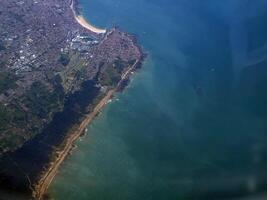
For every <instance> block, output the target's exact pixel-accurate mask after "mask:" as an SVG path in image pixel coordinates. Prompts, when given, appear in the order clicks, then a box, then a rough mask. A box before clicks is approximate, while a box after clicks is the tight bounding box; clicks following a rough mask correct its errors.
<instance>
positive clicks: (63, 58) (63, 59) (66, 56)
mask: <svg viewBox="0 0 267 200" xmlns="http://www.w3.org/2000/svg"><path fill="white" fill-rule="evenodd" d="M59 62H60V63H61V64H62V65H63V66H67V65H68V64H69V62H70V56H69V54H66V53H62V54H61V55H60V58H59Z"/></svg>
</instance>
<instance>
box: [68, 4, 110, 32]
mask: <svg viewBox="0 0 267 200" xmlns="http://www.w3.org/2000/svg"><path fill="white" fill-rule="evenodd" d="M74 1H75V0H71V4H70V8H71V10H72V12H73V16H74V18H75V20H76V21H77V22H78V23H79V24H80V25H81V26H82V27H84V28H86V29H87V30H89V31H92V32H93V33H96V34H105V33H106V32H107V30H106V29H100V28H97V27H95V26H93V25H92V24H90V23H89V22H88V21H87V20H86V19H85V18H84V17H83V15H81V14H77V12H76V11H75V8H74Z"/></svg>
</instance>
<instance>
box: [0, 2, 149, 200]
mask: <svg viewBox="0 0 267 200" xmlns="http://www.w3.org/2000/svg"><path fill="white" fill-rule="evenodd" d="M77 3H78V2H77V1H74V0H46V1H40V0H21V1H16V0H2V1H1V8H0V19H1V24H0V186H1V188H0V189H2V188H4V189H7V190H10V191H13V192H14V191H15V192H23V193H24V192H25V193H30V194H31V196H33V197H34V198H36V199H41V198H43V195H44V194H45V192H46V190H47V188H48V186H49V184H50V183H51V181H52V180H53V178H54V176H55V175H56V172H57V171H58V168H59V166H60V164H61V163H62V162H63V161H64V159H65V157H66V156H67V155H68V154H69V152H70V151H71V149H72V147H73V143H74V142H75V141H76V139H77V138H78V137H80V136H81V134H83V132H84V129H85V127H86V125H87V124H88V123H90V122H91V121H92V119H93V118H94V117H95V116H96V115H97V114H98V113H99V111H100V109H101V108H102V107H103V106H104V105H105V104H106V103H107V101H108V100H109V99H110V98H111V97H112V96H113V94H114V92H116V91H119V90H121V89H122V88H123V87H124V85H125V84H126V83H127V81H128V79H129V75H130V74H131V72H132V71H134V70H135V69H137V68H138V67H140V65H141V63H142V60H143V58H144V54H143V52H142V50H141V48H140V47H139V46H138V45H137V43H136V39H135V37H134V36H132V35H129V34H127V33H124V32H122V31H120V30H119V29H117V28H112V29H109V30H106V29H99V28H96V27H94V26H93V25H91V24H89V23H88V22H87V21H86V20H85V19H84V18H83V17H82V15H81V14H80V12H79V11H78V10H77Z"/></svg>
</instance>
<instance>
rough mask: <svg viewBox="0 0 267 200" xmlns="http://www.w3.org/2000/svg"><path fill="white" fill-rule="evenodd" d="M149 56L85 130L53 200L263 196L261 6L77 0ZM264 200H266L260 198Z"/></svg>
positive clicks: (266, 79) (265, 144) (264, 36)
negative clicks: (126, 34) (127, 34)
mask: <svg viewBox="0 0 267 200" xmlns="http://www.w3.org/2000/svg"><path fill="white" fill-rule="evenodd" d="M80 3H81V8H82V9H83V13H84V15H85V17H86V18H87V19H89V21H90V22H92V23H93V24H95V25H97V26H99V27H112V26H113V25H118V26H120V27H121V29H122V30H124V31H127V32H130V33H134V34H136V35H137V36H138V40H139V42H140V44H141V45H142V46H143V47H144V49H145V51H146V52H148V54H149V57H148V58H147V60H146V62H145V63H144V65H143V69H142V70H140V71H139V72H138V73H137V74H136V75H134V77H133V80H132V82H131V84H130V86H129V87H128V88H127V89H126V91H125V92H124V93H123V94H118V95H117V97H116V98H117V100H114V101H113V102H112V103H111V104H109V105H108V106H107V107H106V108H105V109H104V110H103V113H102V114H101V115H100V116H99V117H98V118H97V119H96V120H95V121H94V122H93V123H92V124H91V125H89V127H88V133H87V135H86V137H84V138H82V139H81V141H79V142H78V143H77V145H78V148H77V149H76V150H75V152H74V153H73V155H72V156H70V157H69V159H67V161H66V162H65V163H64V164H63V166H62V169H61V170H60V173H59V175H58V176H57V177H56V179H55V181H54V182H53V184H52V187H51V188H50V195H51V196H52V197H53V198H54V199H56V200H61V199H62V200H63V199H64V200H67V199H70V200H72V199H78V200H80V199H81V200H82V199H86V200H102V199H108V200H113V199H114V200H119V199H122V200H126V199H133V200H137V199H138V200H139V199H146V200H147V199H153V200H154V199H164V200H168V199H175V200H191V199H194V200H195V199H197V200H198V199H205V200H213V199H215V200H216V199H232V198H233V199H239V198H241V197H244V196H246V197H250V195H252V196H253V195H258V194H260V195H261V194H262V193H264V192H265V191H266V189H267V181H266V180H267V179H266V178H267V170H266V169H267V159H266V158H267V123H266V121H267V26H266V24H267V10H266V6H267V1H266V0H253V1H252V0H225V1H221V0H153V1H152V0H98V1H96V0H80ZM263 198H264V197H263Z"/></svg>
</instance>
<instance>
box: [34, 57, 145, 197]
mask: <svg viewBox="0 0 267 200" xmlns="http://www.w3.org/2000/svg"><path fill="white" fill-rule="evenodd" d="M139 62H140V60H137V61H136V62H135V63H134V64H133V65H132V66H130V67H129V68H128V69H127V70H126V71H125V72H124V73H123V74H122V76H121V80H120V81H119V83H118V84H117V86H116V87H115V88H114V89H111V90H109V91H108V92H107V93H106V95H105V96H104V97H103V98H102V100H101V101H100V102H99V103H98V104H97V105H96V106H95V108H94V109H93V111H92V112H91V113H90V114H88V115H87V116H85V117H84V120H83V121H82V123H81V124H80V125H79V127H78V128H77V129H76V130H75V131H73V130H72V132H71V133H69V134H67V135H68V136H67V137H66V140H65V142H64V147H62V149H61V150H60V151H59V152H57V153H58V154H57V156H56V157H55V158H54V160H53V161H51V163H50V167H49V168H48V169H47V170H45V171H44V172H43V174H42V175H41V178H40V180H39V181H38V183H37V184H35V185H34V186H33V188H34V191H33V194H32V195H33V197H34V198H36V199H42V197H43V195H44V194H45V193H46V191H47V189H48V187H49V185H50V184H51V182H52V181H53V179H54V177H55V176H56V174H57V172H58V169H59V167H60V165H61V164H62V162H63V161H64V160H65V158H66V157H67V156H68V155H69V153H70V152H71V150H72V148H73V145H74V143H75V141H76V140H77V139H78V138H79V137H80V136H81V135H82V134H83V133H84V131H85V129H86V127H87V126H88V124H90V123H91V122H92V120H93V119H94V118H95V117H96V116H97V115H98V113H99V112H100V111H101V109H102V108H103V107H104V106H105V105H106V104H107V102H108V101H109V100H110V99H111V98H112V97H113V95H114V93H115V92H116V91H117V90H118V88H119V87H120V86H121V84H122V83H123V81H124V80H125V79H127V78H129V76H130V75H131V72H132V71H133V70H134V69H135V67H136V65H137V64H138V63H139Z"/></svg>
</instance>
